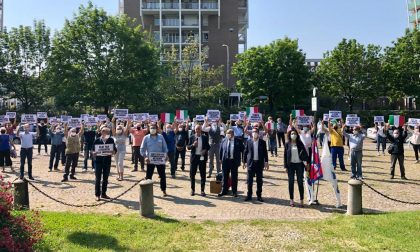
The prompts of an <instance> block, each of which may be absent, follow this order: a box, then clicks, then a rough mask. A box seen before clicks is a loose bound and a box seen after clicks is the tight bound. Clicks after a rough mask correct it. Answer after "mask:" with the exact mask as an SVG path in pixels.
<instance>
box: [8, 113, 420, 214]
mask: <svg viewBox="0 0 420 252" xmlns="http://www.w3.org/2000/svg"><path fill="white" fill-rule="evenodd" d="M34 126H35V127H34ZM20 127H22V129H23V130H20ZM20 127H18V125H17V123H16V122H12V123H6V124H5V125H4V127H2V128H1V129H0V166H1V167H2V169H3V172H4V171H5V167H10V168H11V169H12V170H13V165H12V159H11V157H16V156H17V155H16V146H15V144H14V142H13V140H14V139H15V138H18V139H19V140H20V145H21V146H20V178H21V179H23V178H24V167H25V164H26V163H27V178H28V179H30V180H33V179H34V178H33V173H32V159H33V147H34V146H33V145H34V142H36V143H37V144H38V155H40V154H41V147H42V145H44V150H45V153H46V154H48V146H47V143H48V142H49V141H50V144H51V145H50V152H49V156H50V159H49V167H48V171H50V172H52V171H58V170H59V168H58V166H59V164H60V161H61V164H62V165H63V166H64V172H63V179H62V180H61V181H62V182H67V181H69V179H70V180H77V178H76V176H75V175H76V168H77V166H78V161H79V156H80V153H83V158H84V160H83V167H81V168H82V171H83V172H86V171H87V170H88V165H89V161H90V168H91V169H92V170H93V171H94V172H95V196H96V200H98V201H99V200H101V199H109V198H110V197H109V196H108V195H107V186H108V179H109V175H110V172H111V164H112V162H113V160H114V162H115V167H116V172H117V174H118V178H117V180H119V181H122V180H124V171H125V168H124V167H125V165H124V160H125V158H126V155H127V153H128V152H127V143H128V144H129V146H130V147H131V153H132V154H131V161H132V166H133V169H132V172H138V168H139V163H140V169H141V171H144V172H145V173H146V175H145V178H146V179H152V177H153V174H154V170H155V169H156V170H157V173H158V176H159V180H160V188H161V190H162V193H163V196H166V195H167V192H166V189H167V185H166V180H167V178H166V163H167V162H169V167H170V169H169V172H170V175H171V178H172V179H176V174H177V172H178V171H179V170H181V171H184V170H185V169H186V165H187V164H189V177H190V183H191V187H190V189H191V195H192V196H194V195H195V194H196V185H195V184H196V183H195V178H196V175H197V172H198V173H199V176H200V191H199V192H200V195H201V196H206V188H205V186H206V179H208V178H211V177H212V176H215V175H216V174H218V175H221V178H222V179H221V180H222V189H221V191H220V193H219V194H218V196H219V197H223V196H225V195H227V194H228V192H229V188H231V191H232V196H233V197H238V191H237V187H238V171H239V168H240V167H241V165H242V167H243V169H245V170H246V171H247V182H246V183H247V193H246V197H245V200H246V201H250V200H252V195H253V183H254V177H255V178H256V196H257V200H258V201H260V202H263V201H264V200H263V198H262V189H263V178H264V175H263V173H264V170H268V169H269V152H270V154H271V158H277V157H278V150H279V148H282V147H284V151H283V154H284V156H283V157H284V168H285V170H286V173H287V175H288V184H289V198H290V206H295V201H294V183H295V179H296V181H297V184H298V190H299V200H300V202H299V206H303V204H304V180H305V171H308V170H309V169H310V165H311V160H312V151H313V150H312V143H313V141H314V139H317V140H318V141H319V143H320V144H319V145H320V146H322V145H323V144H326V143H328V146H322V147H323V148H329V149H330V151H331V155H332V165H333V167H334V169H336V167H337V166H339V167H340V169H341V170H343V171H347V169H346V167H345V163H344V155H345V145H347V146H348V156H349V159H350V164H351V178H357V179H363V173H362V167H363V165H362V159H363V142H364V140H365V138H366V129H364V128H363V127H362V125H356V126H352V127H349V126H347V125H346V124H345V121H343V120H341V119H334V120H328V121H323V120H322V119H319V121H318V123H316V124H315V123H311V124H309V125H297V121H296V118H292V115H290V118H289V123H288V124H286V123H284V122H283V121H282V119H281V118H277V120H276V121H274V120H273V118H272V117H271V116H270V117H268V120H267V122H263V121H261V122H253V123H251V122H249V121H247V120H245V121H243V120H237V121H230V120H228V121H227V122H226V123H224V122H222V121H221V120H212V121H211V120H208V119H207V118H206V119H205V120H204V121H203V122H198V121H196V120H195V119H194V120H193V121H190V120H186V121H183V122H181V121H179V122H176V121H175V122H173V123H161V122H160V121H158V122H150V121H148V120H146V121H142V122H133V121H131V120H129V119H128V120H118V119H116V118H112V120H109V119H107V120H105V121H101V122H98V123H97V124H96V125H92V124H86V123H84V122H82V124H81V125H79V126H76V127H71V128H70V127H69V125H68V123H60V122H58V123H54V124H51V123H49V122H48V119H45V120H40V121H38V122H37V123H36V124H35V125H30V124H21V125H20ZM375 129H376V132H377V139H376V142H377V146H376V150H377V152H378V155H380V154H381V153H382V154H383V155H385V151H387V152H388V153H389V154H390V156H391V165H390V176H391V179H393V178H394V176H395V165H396V162H397V161H398V163H399V167H400V174H401V179H407V178H406V176H405V168H404V143H405V142H406V138H407V135H408V134H407V132H408V131H410V132H411V135H412V136H411V138H410V143H411V145H412V147H413V150H414V153H415V158H416V162H417V163H419V156H418V152H419V149H420V133H419V125H416V126H415V127H413V128H411V127H407V125H404V126H402V127H394V126H392V125H389V124H385V123H375ZM48 136H49V137H48ZM324 138H325V139H326V140H325V142H324V141H323V140H324ZM34 139H35V140H36V141H34ZM387 142H389V146H388V148H386V145H387ZM187 151H188V152H190V160H189V162H187V161H186V153H187ZM179 159H181V160H179ZM337 159H338V164H337ZM207 164H208V168H207ZM178 168H180V169H178Z"/></svg>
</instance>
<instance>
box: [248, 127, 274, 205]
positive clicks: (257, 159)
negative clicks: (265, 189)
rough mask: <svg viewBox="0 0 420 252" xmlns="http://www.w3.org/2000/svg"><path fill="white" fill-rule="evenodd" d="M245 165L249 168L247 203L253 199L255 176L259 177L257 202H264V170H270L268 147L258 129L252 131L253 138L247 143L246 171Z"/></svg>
mask: <svg viewBox="0 0 420 252" xmlns="http://www.w3.org/2000/svg"><path fill="white" fill-rule="evenodd" d="M245 164H246V166H247V168H248V178H247V184H248V193H247V197H246V199H245V201H250V200H251V199H252V185H253V183H254V176H256V177H257V200H258V201H260V202H263V199H262V197H261V193H262V185H263V179H262V177H263V169H264V168H265V169H266V170H268V168H269V167H268V152H267V145H266V143H265V141H264V140H262V139H260V133H259V130H258V128H253V129H252V138H251V139H249V140H248V141H247V142H246V145H245V152H244V169H245Z"/></svg>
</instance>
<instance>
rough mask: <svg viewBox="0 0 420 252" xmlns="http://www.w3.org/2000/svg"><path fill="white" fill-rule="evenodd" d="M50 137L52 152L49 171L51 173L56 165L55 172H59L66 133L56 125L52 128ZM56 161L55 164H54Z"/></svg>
mask: <svg viewBox="0 0 420 252" xmlns="http://www.w3.org/2000/svg"><path fill="white" fill-rule="evenodd" d="M50 137H51V151H50V165H49V167H48V168H49V171H50V172H51V171H52V169H53V164H54V170H55V171H57V170H58V163H59V161H60V154H61V148H62V143H63V137H64V133H63V131H62V130H61V126H57V125H54V126H52V128H50ZM54 159H55V162H54Z"/></svg>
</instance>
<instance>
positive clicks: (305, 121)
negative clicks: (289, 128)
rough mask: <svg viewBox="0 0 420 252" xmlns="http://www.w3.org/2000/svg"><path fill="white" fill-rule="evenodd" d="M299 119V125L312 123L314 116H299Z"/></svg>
mask: <svg viewBox="0 0 420 252" xmlns="http://www.w3.org/2000/svg"><path fill="white" fill-rule="evenodd" d="M296 119H297V125H302V126H303V125H306V126H307V125H311V123H312V117H311V116H298V117H296Z"/></svg>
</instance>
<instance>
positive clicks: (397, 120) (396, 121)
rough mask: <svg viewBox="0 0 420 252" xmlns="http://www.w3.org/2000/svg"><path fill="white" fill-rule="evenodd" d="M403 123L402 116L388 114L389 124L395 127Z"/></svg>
mask: <svg viewBox="0 0 420 252" xmlns="http://www.w3.org/2000/svg"><path fill="white" fill-rule="evenodd" d="M404 123H405V118H404V116H400V115H390V116H389V125H393V126H395V127H400V126H403V125H404Z"/></svg>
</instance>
